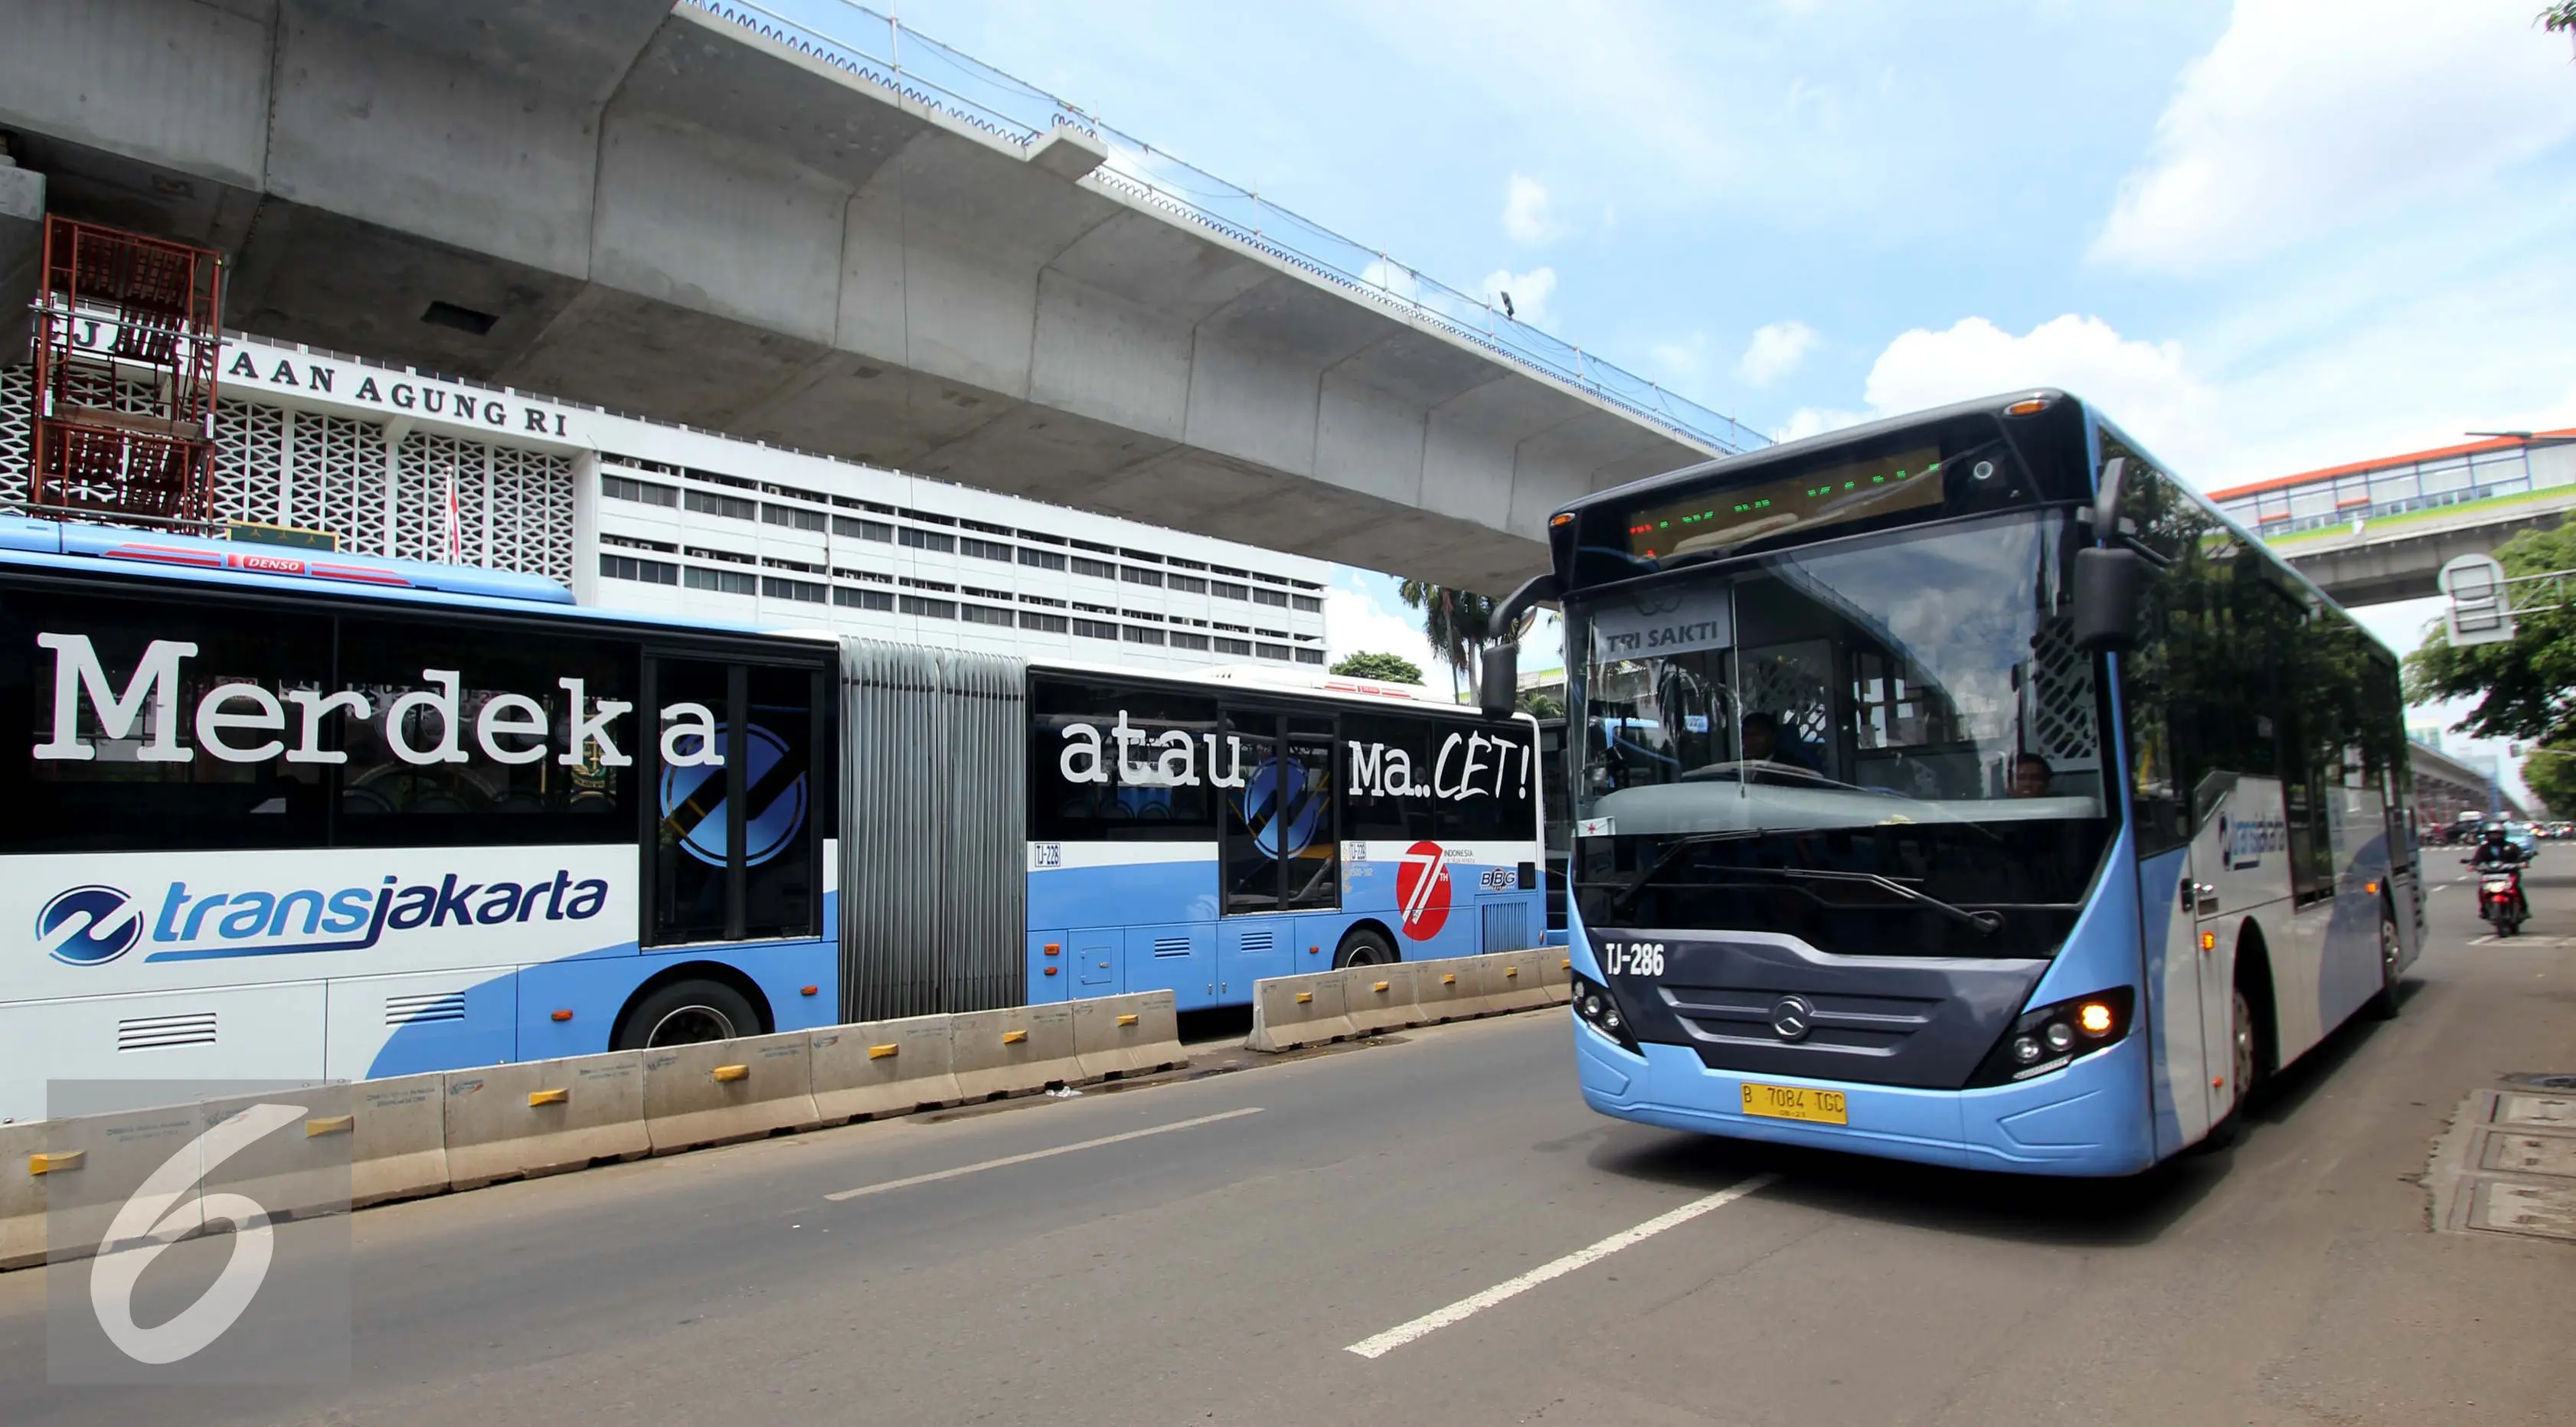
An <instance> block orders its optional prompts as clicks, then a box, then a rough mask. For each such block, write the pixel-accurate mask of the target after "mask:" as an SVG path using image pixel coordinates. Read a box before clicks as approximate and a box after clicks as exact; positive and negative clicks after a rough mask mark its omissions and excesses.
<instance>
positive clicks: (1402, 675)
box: [1333, 653, 1422, 684]
mask: <svg viewBox="0 0 2576 1427" xmlns="http://www.w3.org/2000/svg"><path fill="white" fill-rule="evenodd" d="M1333 672H1334V673H1336V674H1339V675H1341V676H1342V677H1344V678H1346V679H1380V680H1384V681H1385V682H1387V683H1390V684H1419V683H1421V682H1422V666H1421V665H1419V664H1416V663H1414V662H1413V661H1412V660H1410V659H1407V658H1405V657H1404V656H1403V655H1401V654H1367V653H1361V654H1352V655H1348V656H1345V657H1344V658H1343V660H1342V662H1340V663H1338V664H1335V665H1334V666H1333Z"/></svg>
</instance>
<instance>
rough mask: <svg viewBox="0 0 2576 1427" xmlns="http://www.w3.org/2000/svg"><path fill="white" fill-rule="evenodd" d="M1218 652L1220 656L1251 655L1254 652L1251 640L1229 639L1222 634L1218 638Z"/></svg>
mask: <svg viewBox="0 0 2576 1427" xmlns="http://www.w3.org/2000/svg"><path fill="white" fill-rule="evenodd" d="M1216 652H1217V653H1219V654H1250V653H1251V652H1252V641H1251V640H1249V639H1228V638H1226V637H1225V636H1224V635H1222V634H1220V635H1218V636H1217V637H1216Z"/></svg>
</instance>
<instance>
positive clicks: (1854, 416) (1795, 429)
mask: <svg viewBox="0 0 2576 1427" xmlns="http://www.w3.org/2000/svg"><path fill="white" fill-rule="evenodd" d="M1867 420H1869V417H1868V416H1867V415H1865V414H1863V413H1861V412H1857V411H1841V410H1837V409H1835V408H1833V407H1830V406H1802V407H1799V408H1798V409H1797V410H1795V411H1793V412H1790V413H1789V419H1788V420H1787V421H1786V422H1784V423H1783V424H1781V425H1780V426H1779V427H1778V428H1776V429H1774V430H1773V431H1772V433H1771V439H1772V440H1774V441H1803V440H1805V439H1806V438H1807V437H1810V436H1821V435H1823V434H1824V433H1826V432H1828V431H1840V430H1842V429H1843V428H1844V427H1846V426H1858V425H1859V424H1861V423H1862V422H1864V421H1867Z"/></svg>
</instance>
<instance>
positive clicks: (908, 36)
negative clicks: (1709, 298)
mask: <svg viewBox="0 0 2576 1427" xmlns="http://www.w3.org/2000/svg"><path fill="white" fill-rule="evenodd" d="M686 3H688V4H690V5H693V6H695V7H697V8H698V9H701V10H704V11H707V12H708V13H710V14H713V15H716V16H719V17H721V18H723V19H726V20H729V21H731V22H733V23H734V24H737V25H741V26H742V27H744V28H746V29H748V30H751V31H753V32H755V33H757V34H759V35H761V36H763V37H764V38H767V39H769V40H773V41H775V42H777V43H779V44H783V45H786V46H787V47H789V48H791V49H794V50H797V51H799V52H800V53H803V54H807V55H811V56H812V57H814V58H815V59H818V60H821V61H823V62H824V63H826V64H830V65H833V66H835V67H836V68H839V69H843V70H846V71H848V72H849V73H851V74H853V75H856V76H858V77H859V78H861V79H864V80H867V81H868V82H870V83H872V84H875V85H878V86H880V87H882V88H884V89H886V90H889V91H891V92H893V93H895V94H897V95H900V96H902V97H903V98H904V99H907V100H910V101H911V102H913V103H915V104H918V105H921V106H922V107H924V108H926V109H932V110H936V111H937V112H939V113H941V114H944V115H946V116H948V117H949V118H952V119H955V120H958V121H960V122H962V123H966V124H970V125H973V126H974V127H976V128H979V129H982V130H984V131H986V132H988V133H991V134H993V135H995V136H997V137H1000V138H1002V139H1006V140H1008V141H1010V142H1012V143H1016V144H1021V145H1028V144H1032V143H1035V142H1036V141H1037V140H1038V139H1039V138H1041V137H1042V136H1044V135H1046V134H1048V133H1050V132H1052V131H1053V130H1055V129H1057V128H1070V129H1076V130H1079V131H1081V132H1082V133H1084V134H1086V135H1089V136H1091V137H1093V138H1095V139H1097V140H1099V141H1100V143H1101V144H1102V145H1103V146H1104V147H1105V148H1107V149H1108V151H1109V156H1108V158H1107V159H1106V160H1105V161H1104V162H1103V163H1102V164H1101V166H1100V167H1099V168H1098V169H1096V170H1094V171H1093V173H1094V177H1095V178H1096V179H1097V180H1098V181H1099V182H1100V183H1102V184H1103V185H1105V186H1108V187H1111V188H1114V189H1116V190H1118V191H1119V192H1121V193H1123V194H1125V195H1126V196H1127V197H1129V198H1131V199H1133V200H1135V201H1137V202H1140V203H1145V204H1149V205H1151V206H1153V207H1155V208H1158V209H1161V210H1162V211H1164V212H1166V213H1170V214H1172V215H1173V216H1175V217H1178V218H1183V219H1186V220H1188V221H1190V222H1193V223H1196V224H1198V225H1199V226H1201V227H1203V228H1206V229H1209V230H1210V231H1212V232H1216V233H1219V234H1222V235H1224V236H1225V237H1227V238H1230V239H1232V240H1233V241H1235V242H1237V243H1240V244H1242V245H1244V246H1246V247H1249V248H1255V249H1258V250H1260V251H1261V252H1263V253H1265V254H1268V255H1269V256H1270V257H1272V258H1274V259H1276V260H1278V261H1280V262H1283V263H1287V264H1289V265H1290V266H1293V267H1296V268H1298V269H1300V270H1302V271H1304V272H1307V273H1311V274H1313V275H1314V276H1316V277H1319V278H1322V279H1323V280H1325V281H1327V282H1330V283H1332V284H1333V285H1335V286H1336V287H1340V288H1342V289H1344V290H1346V291H1348V292H1350V293H1351V294H1352V295H1354V296H1356V297H1360V298H1362V299H1365V300H1368V301H1373V302H1376V303H1378V304H1379V305H1381V306H1383V307H1385V308H1387V309H1389V310H1390V311H1392V312H1393V313H1395V314H1396V315H1398V316H1402V317H1406V318H1409V319H1412V320H1414V321H1418V322H1421V323H1424V324H1426V325H1429V326H1433V327H1437V328H1439V329H1440V330H1442V331H1445V332H1448V333H1449V334H1451V335H1452V336H1455V337H1458V338H1460V339H1461V340H1463V341H1466V342H1469V343H1472V344H1474V345H1476V346H1478V347H1482V348H1484V349H1485V350H1487V351H1489V352H1492V353H1494V354H1495V355H1497V356H1500V357H1503V358H1505V359H1507V360H1510V361H1512V362H1515V363H1518V364H1519V365H1521V366H1523V367H1527V368H1529V369H1531V370H1533V371H1535V372H1538V373H1540V374H1542V375H1544V376H1547V377H1549V378H1552V379H1554V380H1555V381H1558V382H1562V383H1563V384H1565V385H1567V386H1570V387H1573V388H1575V389H1576V390H1578V391H1582V392H1585V393H1588V394H1589V395H1591V396H1593V397H1596V398H1598V399H1599V400H1601V401H1603V402H1605V403H1607V404H1609V405H1611V406H1615V407H1618V408H1619V409H1621V410H1623V411H1626V412H1627V413H1629V414H1630V415H1632V416H1635V417H1637V418H1639V419H1641V420H1644V421H1647V422H1651V423H1653V424H1655V425H1657V426H1662V427H1665V428H1667V429H1669V430H1671V431H1674V432H1677V433H1679V434H1681V435H1683V436H1686V437H1689V438H1690V439H1691V440H1693V441H1696V442H1699V443H1700V444H1702V445H1706V446H1710V447H1713V448H1715V449H1717V450H1719V451H1724V452H1730V453H1732V452H1740V451H1749V450H1752V449H1753V448H1755V447H1757V446H1767V445H1769V444H1770V442H1769V440H1768V439H1767V438H1765V437H1763V436H1762V435H1760V434H1759V433H1757V432H1755V431H1754V430H1752V428H1750V427H1748V426H1746V425H1744V423H1742V422H1740V421H1737V420H1736V419H1735V418H1733V417H1731V416H1724V415H1720V414H1719V413H1717V412H1715V411H1711V410H1710V409H1708V408H1707V407H1705V406H1702V405H1700V404H1699V403H1697V402H1695V401H1692V400H1690V399H1689V398H1687V397H1682V396H1676V395H1674V394H1673V393H1671V392H1669V391H1666V390H1664V389H1663V387H1661V386H1659V385H1657V384H1656V383H1654V382H1651V381H1648V380H1646V379H1645V378H1644V377H1640V376H1636V375H1634V374H1632V373H1629V372H1626V371H1622V370H1621V369H1619V368H1618V367H1616V366H1613V365H1611V364H1610V363H1608V362H1605V361H1602V360H1601V359H1600V358H1599V357H1596V356H1593V355H1591V354H1590V353H1587V352H1585V351H1584V350H1583V349H1582V348H1580V347H1577V346H1574V345H1573V344H1571V343H1569V342H1565V341H1562V340H1560V339H1558V338H1555V337H1551V336H1549V335H1548V334H1547V333H1545V332H1541V331H1539V330H1538V329H1537V328H1535V327H1531V326H1529V325H1528V324H1526V323H1523V322H1518V321H1515V320H1513V319H1512V318H1510V317H1507V316H1505V315H1503V314H1502V313H1499V312H1497V311H1495V310H1494V308H1493V305H1492V304H1491V303H1489V302H1487V301H1486V300H1485V299H1484V298H1482V297H1474V296H1470V295H1469V294H1467V293H1464V292H1461V291H1459V290H1458V289H1456V288H1453V287H1450V286H1447V285H1446V284H1443V283H1440V282H1438V281H1435V280H1434V279H1431V278H1428V277H1425V276H1423V275H1422V274H1421V273H1419V272H1417V271H1415V270H1414V269H1412V268H1409V267H1406V266H1404V265H1403V264H1400V263H1397V262H1395V261H1393V260H1392V259H1390V258H1388V257H1387V255H1386V254H1385V253H1383V252H1380V251H1378V250H1376V249H1374V248H1370V247H1368V246H1366V245H1364V244H1361V243H1357V242H1353V241H1352V240H1350V239H1348V238H1345V237H1343V236H1341V235H1340V234H1338V233H1335V232H1333V231H1332V230H1331V229H1328V228H1325V227H1322V226H1320V225H1318V224H1315V223H1311V222H1308V221H1307V220H1305V219H1303V218H1300V217H1298V216H1297V215H1296V214H1294V213H1291V212H1289V211H1287V210H1286V209H1284V208H1281V207H1279V206H1278V205H1277V204H1275V203H1271V202H1268V201H1267V200H1265V199H1263V198H1262V197H1261V195H1259V194H1257V193H1254V192H1252V191H1251V190H1249V189H1244V188H1239V187H1237V186H1235V185H1234V184H1231V183H1228V182H1226V181H1225V180H1224V179H1221V178H1218V177H1216V176H1215V175H1213V174H1210V173H1208V172H1206V171H1205V170H1203V169H1199V168H1196V167H1194V166H1192V165H1190V164H1187V163H1184V162H1182V161H1181V160H1179V159H1176V158H1174V157H1172V156H1171V155H1170V154H1167V153H1164V152H1162V151H1161V150H1159V149H1157V148H1155V147H1154V146H1153V145H1151V144H1147V143H1145V142H1143V141H1141V140H1139V139H1136V138H1133V137H1131V136H1129V135H1127V134H1123V133H1121V132H1119V131H1118V130H1116V129H1114V128H1111V127H1110V126H1109V125H1107V124H1104V123H1102V122H1100V120H1099V119H1098V118H1096V117H1094V116H1092V115H1090V114H1087V113H1085V112H1083V111H1082V110H1080V109H1077V108H1075V107H1074V106H1073V105H1070V104H1067V103H1065V102H1064V101H1063V100H1061V99H1058V98H1056V97H1055V96H1054V95H1052V94H1049V93H1047V92H1046V91H1044V90H1042V89H1039V88H1037V87H1036V86H1035V85H1031V84H1027V83H1023V82H1022V81H1020V80H1017V79H1014V78H1012V77H1011V76H1010V75H1007V74H1004V73H1003V72H1002V71H1000V70H998V69H995V68H993V67H992V66H991V65H988V64H986V63H984V62H983V61H981V60H978V59H974V58H972V57H970V56H968V55H964V54H960V53H958V52H957V51H956V50H953V49H950V48H949V47H948V46H946V45H943V44H941V43H939V42H938V41H937V40H934V39H931V38H929V37H928V36H926V35H924V34H922V33H921V32H920V31H918V30H914V29H911V28H909V27H907V26H905V25H904V24H903V23H902V22H901V21H899V20H897V19H895V18H893V17H892V16H888V15H880V14H878V13H877V12H876V11H874V10H870V9H867V8H866V7H864V6H860V5H854V4H849V3H846V0H769V3H768V4H766V5H762V4H753V3H749V0H686ZM782 12H792V13H782Z"/></svg>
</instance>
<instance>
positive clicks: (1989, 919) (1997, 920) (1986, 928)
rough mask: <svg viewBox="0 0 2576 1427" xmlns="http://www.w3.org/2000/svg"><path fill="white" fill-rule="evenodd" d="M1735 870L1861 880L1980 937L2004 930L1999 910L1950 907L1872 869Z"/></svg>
mask: <svg viewBox="0 0 2576 1427" xmlns="http://www.w3.org/2000/svg"><path fill="white" fill-rule="evenodd" d="M1737 870H1739V871H1745V872H1753V873H1756V874H1760V875H1767V876H1772V877H1784V878H1787V879H1789V880H1790V881H1793V882H1857V883H1864V884H1867V885H1868V886H1872V887H1875V888H1877V889H1879V890H1880V891H1882V892H1889V893H1893V894H1894V895H1895V896H1897V897H1899V898H1901V899H1902V900H1904V901H1908V902H1912V903H1914V904H1915V905H1916V906H1920V907H1924V908H1927V909H1929V910H1931V911H1935V912H1939V913H1940V914H1941V915H1943V916H1945V917H1948V918H1949V919H1950V920H1952V921H1954V922H1957V923H1959V924H1960V925H1962V926H1967V927H1974V928H1975V929H1976V931H1977V934H1978V935H1980V936H1993V935H1994V934H1995V933H1996V932H1999V931H2001V930H2003V925H2004V914H2003V913H2001V912H1998V911H1994V910H1992V909H1988V910H1986V911H1981V912H1972V911H1969V910H1968V909H1967V908H1965V907H1957V906H1952V905H1951V904H1950V903H1948V902H1944V901H1942V900H1941V899H1940V898H1938V897H1935V896H1932V895H1931V894H1929V893H1927V892H1921V891H1917V890H1916V889H1914V888H1912V887H1908V886H1906V885H1905V884H1904V883H1902V882H1899V881H1897V880H1896V879H1895V878H1893V877H1882V876H1880V875H1879V874H1878V873H1875V872H1834V871H1829V870H1827V869H1825V868H1821V867H1747V868H1739V869H1737Z"/></svg>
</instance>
